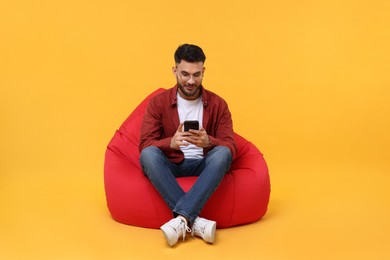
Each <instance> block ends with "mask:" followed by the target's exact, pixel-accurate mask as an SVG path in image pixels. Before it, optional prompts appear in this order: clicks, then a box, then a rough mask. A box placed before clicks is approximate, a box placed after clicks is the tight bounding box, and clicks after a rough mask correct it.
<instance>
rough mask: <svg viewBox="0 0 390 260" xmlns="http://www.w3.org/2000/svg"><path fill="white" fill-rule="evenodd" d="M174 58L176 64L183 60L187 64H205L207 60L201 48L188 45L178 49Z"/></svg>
mask: <svg viewBox="0 0 390 260" xmlns="http://www.w3.org/2000/svg"><path fill="white" fill-rule="evenodd" d="M174 57H175V62H176V63H180V62H181V61H182V60H185V61H187V62H199V61H201V62H205V60H206V56H205V55H204V53H203V50H202V49H201V48H200V47H199V46H196V45H193V44H187V43H186V44H183V45H180V46H179V47H178V48H177V50H176V52H175V56H174Z"/></svg>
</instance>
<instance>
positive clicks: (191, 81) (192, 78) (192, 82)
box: [187, 75, 195, 84]
mask: <svg viewBox="0 0 390 260" xmlns="http://www.w3.org/2000/svg"><path fill="white" fill-rule="evenodd" d="M187 83H188V84H194V83H195V80H194V77H193V76H192V75H191V76H190V78H189V79H188V81H187Z"/></svg>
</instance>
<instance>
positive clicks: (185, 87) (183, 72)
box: [172, 60, 205, 100]
mask: <svg viewBox="0 0 390 260" xmlns="http://www.w3.org/2000/svg"><path fill="white" fill-rule="evenodd" d="M172 71H173V73H174V75H175V76H176V80H177V85H178V87H179V90H178V91H179V95H180V96H181V97H182V98H184V99H187V100H195V99H197V98H198V97H199V96H200V92H201V90H200V87H201V85H202V79H203V73H204V71H205V67H203V62H187V61H185V60H182V61H181V62H180V63H177V64H176V67H174V68H172Z"/></svg>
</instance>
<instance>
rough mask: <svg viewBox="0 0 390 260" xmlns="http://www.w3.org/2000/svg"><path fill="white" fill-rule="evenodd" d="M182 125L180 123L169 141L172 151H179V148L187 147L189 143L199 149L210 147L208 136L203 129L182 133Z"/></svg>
mask: <svg viewBox="0 0 390 260" xmlns="http://www.w3.org/2000/svg"><path fill="white" fill-rule="evenodd" d="M183 124H184V123H181V124H180V125H179V127H178V128H177V130H176V133H175V135H174V136H173V137H172V139H171V144H170V147H171V148H172V149H175V150H180V146H188V144H189V143H191V144H194V145H196V146H198V147H200V148H207V147H209V146H210V139H209V136H208V135H207V132H206V130H205V129H204V128H203V127H202V128H201V129H200V130H194V129H190V131H188V132H184V131H183Z"/></svg>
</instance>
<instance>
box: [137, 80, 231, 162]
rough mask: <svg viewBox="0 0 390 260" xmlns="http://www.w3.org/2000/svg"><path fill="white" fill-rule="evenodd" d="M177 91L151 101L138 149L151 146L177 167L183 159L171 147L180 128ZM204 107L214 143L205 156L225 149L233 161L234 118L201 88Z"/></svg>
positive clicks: (224, 105) (222, 103)
mask: <svg viewBox="0 0 390 260" xmlns="http://www.w3.org/2000/svg"><path fill="white" fill-rule="evenodd" d="M177 89H178V87H177V85H176V86H174V87H173V88H170V89H167V90H166V91H164V92H162V93H159V94H157V95H156V96H154V97H152V98H151V99H150V101H149V104H148V107H147V109H146V113H145V115H144V119H143V122H142V125H141V137H140V145H139V150H140V151H142V150H143V149H144V148H146V147H148V146H156V147H158V148H160V149H161V150H162V151H163V152H164V154H165V155H166V156H167V157H168V159H169V160H171V161H172V162H175V163H178V162H181V161H182V160H183V159H184V154H183V152H182V151H181V150H175V149H172V148H171V147H170V144H171V139H172V137H173V136H174V134H175V133H176V130H177V128H178V126H179V125H180V120H179V113H178V111H177ZM202 103H203V128H204V129H205V130H206V132H207V134H208V136H209V138H210V142H211V146H210V147H208V148H204V154H205V155H206V154H207V152H208V151H209V150H211V149H213V148H214V147H215V146H226V147H227V148H229V149H230V151H231V152H232V157H233V158H234V157H235V155H236V152H237V147H236V143H235V141H234V135H233V122H232V117H231V114H230V111H229V108H228V105H227V103H226V101H225V100H224V99H222V98H221V97H219V96H218V95H217V94H215V93H213V92H211V91H207V90H206V89H205V88H204V87H203V86H202Z"/></svg>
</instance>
